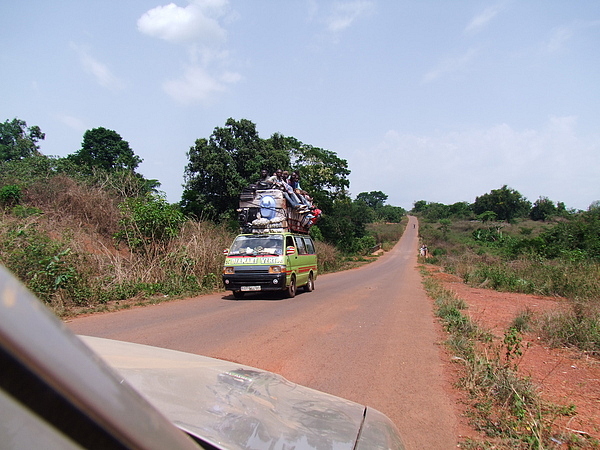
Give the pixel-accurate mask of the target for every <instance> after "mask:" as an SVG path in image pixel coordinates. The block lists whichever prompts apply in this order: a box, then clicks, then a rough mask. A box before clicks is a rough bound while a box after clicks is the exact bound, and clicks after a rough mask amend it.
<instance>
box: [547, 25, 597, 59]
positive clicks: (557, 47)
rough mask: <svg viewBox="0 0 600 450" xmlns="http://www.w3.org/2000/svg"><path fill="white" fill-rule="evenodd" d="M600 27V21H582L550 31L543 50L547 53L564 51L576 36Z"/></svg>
mask: <svg viewBox="0 0 600 450" xmlns="http://www.w3.org/2000/svg"><path fill="white" fill-rule="evenodd" d="M598 26H600V20H591V21H584V20H578V21H575V22H572V23H570V24H568V25H561V26H559V27H556V28H554V29H553V30H552V33H551V35H550V38H549V39H548V41H547V42H546V43H545V45H544V48H545V50H546V52H547V53H557V52H561V51H563V50H565V49H566V48H567V44H568V42H569V41H571V40H572V39H573V38H574V37H575V36H576V35H578V34H582V33H584V32H585V31H586V30H587V29H590V28H596V27H598Z"/></svg>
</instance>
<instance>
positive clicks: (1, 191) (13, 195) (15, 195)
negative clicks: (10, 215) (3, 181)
mask: <svg viewBox="0 0 600 450" xmlns="http://www.w3.org/2000/svg"><path fill="white" fill-rule="evenodd" d="M22 197H23V192H22V191H21V188H20V187H19V186H17V185H16V184H9V185H6V186H2V188H0V204H2V205H3V206H5V207H6V206H15V205H18V204H19V203H20V202H21V198H22Z"/></svg>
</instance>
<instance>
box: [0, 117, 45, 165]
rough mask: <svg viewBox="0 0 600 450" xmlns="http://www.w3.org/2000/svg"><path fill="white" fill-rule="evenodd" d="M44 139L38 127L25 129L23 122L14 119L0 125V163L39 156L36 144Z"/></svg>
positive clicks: (25, 124)
mask: <svg viewBox="0 0 600 450" xmlns="http://www.w3.org/2000/svg"><path fill="white" fill-rule="evenodd" d="M45 137H46V135H45V134H44V133H42V130H40V127H38V126H36V125H34V126H32V127H29V128H28V127H27V123H26V122H25V121H24V120H20V119H17V118H14V119H13V120H11V121H10V122H9V121H8V120H6V121H4V123H0V161H13V160H19V159H23V158H27V157H30V156H35V155H39V154H40V152H39V146H38V145H37V142H38V141H39V140H43V139H44V138H45Z"/></svg>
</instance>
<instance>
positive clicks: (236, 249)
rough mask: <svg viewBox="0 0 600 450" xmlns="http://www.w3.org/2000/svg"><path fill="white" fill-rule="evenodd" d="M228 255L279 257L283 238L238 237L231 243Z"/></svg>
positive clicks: (271, 236)
mask: <svg viewBox="0 0 600 450" xmlns="http://www.w3.org/2000/svg"><path fill="white" fill-rule="evenodd" d="M229 254H230V255H281V254H283V236H275V235H255V236H238V237H236V238H235V241H233V244H232V245H231V249H230V250H229Z"/></svg>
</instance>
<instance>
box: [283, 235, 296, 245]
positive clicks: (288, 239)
mask: <svg viewBox="0 0 600 450" xmlns="http://www.w3.org/2000/svg"><path fill="white" fill-rule="evenodd" d="M285 247H286V248H287V247H296V246H295V245H294V239H292V237H291V236H286V238H285Z"/></svg>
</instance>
